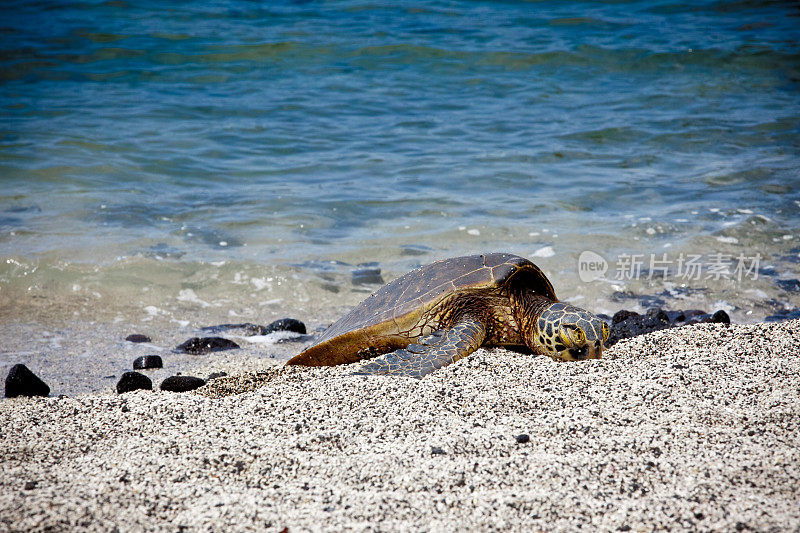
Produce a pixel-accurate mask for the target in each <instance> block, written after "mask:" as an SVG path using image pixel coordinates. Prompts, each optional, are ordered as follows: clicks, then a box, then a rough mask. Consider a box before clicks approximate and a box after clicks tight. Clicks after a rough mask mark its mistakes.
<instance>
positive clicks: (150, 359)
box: [133, 355, 164, 370]
mask: <svg viewBox="0 0 800 533" xmlns="http://www.w3.org/2000/svg"><path fill="white" fill-rule="evenodd" d="M163 367H164V361H162V360H161V356H160V355H143V356H141V357H137V358H136V359H134V360H133V369H134V370H146V369H148V368H163Z"/></svg>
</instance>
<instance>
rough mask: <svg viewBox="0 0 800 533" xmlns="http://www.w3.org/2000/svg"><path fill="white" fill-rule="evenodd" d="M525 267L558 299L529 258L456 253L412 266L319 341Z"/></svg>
mask: <svg viewBox="0 0 800 533" xmlns="http://www.w3.org/2000/svg"><path fill="white" fill-rule="evenodd" d="M521 269H522V270H525V271H526V272H528V273H530V274H533V275H534V281H535V285H536V288H538V290H539V291H540V292H541V294H542V295H544V296H548V297H551V298H553V299H555V292H554V290H553V287H552V285H551V284H550V282H549V281H548V280H547V277H546V276H545V275H544V273H542V271H541V270H540V269H539V267H537V266H536V265H534V264H533V263H531V262H530V261H528V260H527V259H525V258H522V257H519V256H516V255H513V254H505V253H494V254H485V255H471V256H464V257H454V258H451V259H444V260H442V261H437V262H435V263H431V264H429V265H425V266H422V267H420V268H417V269H416V270H412V271H411V272H409V273H407V274H405V275H403V276H401V277H399V278H397V279H396V280H394V281H392V282H391V283H389V284H388V285H385V286H384V287H382V288H380V289H379V290H378V291H376V292H375V293H373V294H372V295H371V296H370V297H369V298H367V299H366V300H364V301H363V302H361V304H359V305H358V306H357V307H356V308H355V309H353V310H352V311H351V312H350V313H348V314H347V315H346V316H344V317H342V318H341V319H340V320H339V321H338V322H336V323H334V324H333V325H331V326H330V327H329V328H328V329H327V330H326V331H325V332H324V333H323V334H322V336H321V337H320V338H319V339H318V341H317V343H316V344H321V343H323V342H326V341H329V340H331V339H334V338H336V337H338V336H340V335H343V334H345V333H348V332H351V331H356V330H360V329H362V328H365V327H369V326H374V325H376V324H381V323H389V322H393V321H396V320H397V319H399V318H400V317H403V316H405V315H407V314H409V313H414V312H416V311H418V310H420V309H421V308H423V307H424V306H426V304H429V303H431V302H434V301H437V300H439V299H440V298H442V297H444V296H446V295H447V294H451V293H453V292H455V291H459V290H470V289H486V288H492V287H498V286H501V285H503V284H504V283H505V282H506V281H507V280H508V279H509V278H510V277H511V276H512V275H514V274H516V273H517V272H518V271H520V270H521ZM388 329H391V326H390V324H387V330H388Z"/></svg>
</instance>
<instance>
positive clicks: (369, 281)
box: [350, 263, 385, 285]
mask: <svg viewBox="0 0 800 533" xmlns="http://www.w3.org/2000/svg"><path fill="white" fill-rule="evenodd" d="M374 265H375V263H364V264H362V265H359V266H362V267H364V268H359V269H356V270H353V272H352V273H351V276H350V279H351V281H352V282H353V285H383V284H384V283H385V282H384V281H383V276H381V269H380V268H378V267H377V266H374Z"/></svg>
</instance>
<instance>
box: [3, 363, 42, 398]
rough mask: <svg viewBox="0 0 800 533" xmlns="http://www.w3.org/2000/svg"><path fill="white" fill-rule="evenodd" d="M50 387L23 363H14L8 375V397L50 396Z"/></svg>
mask: <svg viewBox="0 0 800 533" xmlns="http://www.w3.org/2000/svg"><path fill="white" fill-rule="evenodd" d="M49 395H50V387H48V386H47V383H45V382H44V381H42V380H41V379H40V378H39V376H37V375H36V374H34V373H33V372H31V371H30V369H29V368H28V367H27V366H25V365H22V364H19V365H14V366H12V367H11V370H9V371H8V376H6V398H16V397H17V396H49Z"/></svg>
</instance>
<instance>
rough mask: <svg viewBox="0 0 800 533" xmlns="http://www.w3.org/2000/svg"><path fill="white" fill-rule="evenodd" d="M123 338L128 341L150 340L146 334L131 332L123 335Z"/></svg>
mask: <svg viewBox="0 0 800 533" xmlns="http://www.w3.org/2000/svg"><path fill="white" fill-rule="evenodd" d="M125 340H126V341H128V342H150V341H151V340H152V339H151V338H150V337H148V336H147V335H142V334H141V333H133V334H131V335H128V336H127V337H125Z"/></svg>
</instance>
